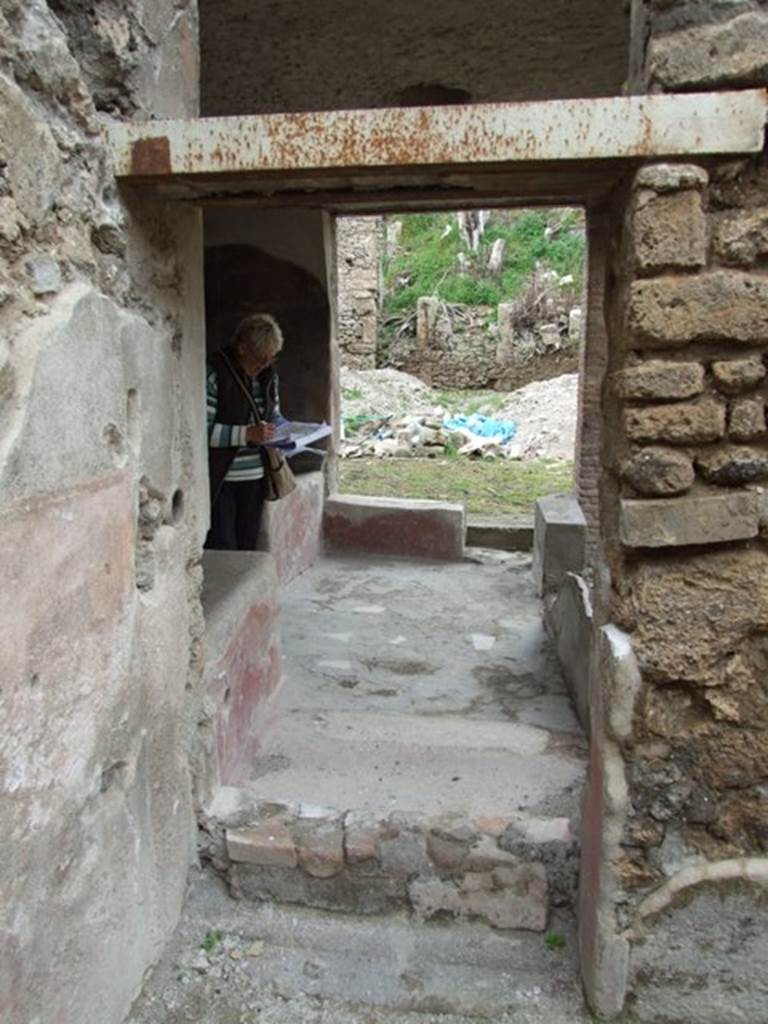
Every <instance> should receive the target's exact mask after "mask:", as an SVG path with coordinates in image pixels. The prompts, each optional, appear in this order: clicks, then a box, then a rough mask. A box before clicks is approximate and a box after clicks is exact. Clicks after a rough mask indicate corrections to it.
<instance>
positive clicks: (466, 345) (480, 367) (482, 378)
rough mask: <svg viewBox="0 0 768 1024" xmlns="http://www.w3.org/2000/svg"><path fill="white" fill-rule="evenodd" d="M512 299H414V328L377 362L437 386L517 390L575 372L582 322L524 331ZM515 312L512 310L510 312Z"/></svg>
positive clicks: (389, 346) (391, 342)
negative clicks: (478, 302) (570, 327)
mask: <svg viewBox="0 0 768 1024" xmlns="http://www.w3.org/2000/svg"><path fill="white" fill-rule="evenodd" d="M512 311H513V304H512V303H501V304H500V305H499V306H498V322H497V323H492V322H491V321H492V318H493V312H494V310H493V307H491V306H462V305H451V304H448V303H445V302H441V301H440V300H439V299H435V298H422V299H419V300H418V301H417V303H416V318H415V325H414V327H413V329H412V330H410V329H406V330H401V331H398V332H397V333H396V334H395V335H394V336H393V337H392V338H391V339H389V340H388V341H387V342H385V343H384V344H380V347H379V365H385V366H393V367H395V368H396V369H398V370H404V371H405V372H406V373H411V374H413V375H414V376H416V377H419V378H420V379H421V380H423V381H425V383H427V384H429V385H430V386H431V387H434V388H458V389H462V390H464V389H467V390H471V389H473V388H495V389H496V390H498V391H514V390H515V389H516V388H521V387H524V385H526V384H529V383H530V382H531V381H534V380H549V379H550V378H552V377H559V376H560V375H561V374H563V373H574V372H575V371H576V370H577V369H578V365H579V348H580V344H581V340H582V339H581V323H580V320H577V318H574V320H573V323H574V325H575V329H574V332H573V334H571V335H569V334H568V332H567V317H566V318H565V323H564V324H562V325H560V324H554V323H550V324H541V325H537V327H536V328H535V329H532V330H530V331H525V332H523V331H521V330H520V329H519V327H518V325H517V323H516V322H515V319H514V315H513V312H512ZM510 314H512V315H510Z"/></svg>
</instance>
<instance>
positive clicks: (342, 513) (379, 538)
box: [323, 495, 466, 561]
mask: <svg viewBox="0 0 768 1024" xmlns="http://www.w3.org/2000/svg"><path fill="white" fill-rule="evenodd" d="M465 530H466V527H465V522H464V509H463V507H462V506H461V505H449V504H443V503H440V502H436V501H435V502H432V501H417V500H413V501H400V500H396V499H388V498H368V497H358V496H357V495H344V496H339V495H336V496H335V497H333V498H330V499H328V501H326V504H325V516H324V521H323V538H324V542H325V546H326V548H327V549H328V550H330V551H356V552H363V553H365V552H370V553H371V554H382V555H400V556H405V557H412V558H431V559H435V560H438V561H459V560H461V559H462V558H463V557H464V537H465Z"/></svg>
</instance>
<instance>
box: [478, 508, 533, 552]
mask: <svg viewBox="0 0 768 1024" xmlns="http://www.w3.org/2000/svg"><path fill="white" fill-rule="evenodd" d="M466 545H467V547H468V548H487V549H491V550H497V551H532V550H533V519H532V518H531V519H528V520H525V519H511V518H505V517H503V516H481V515H476V514H473V515H468V516H467V534H466Z"/></svg>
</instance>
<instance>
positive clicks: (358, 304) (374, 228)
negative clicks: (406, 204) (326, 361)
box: [336, 217, 384, 370]
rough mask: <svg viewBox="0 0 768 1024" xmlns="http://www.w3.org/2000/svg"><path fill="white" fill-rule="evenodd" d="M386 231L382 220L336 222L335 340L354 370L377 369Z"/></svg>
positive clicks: (379, 218) (368, 218) (370, 218)
mask: <svg viewBox="0 0 768 1024" xmlns="http://www.w3.org/2000/svg"><path fill="white" fill-rule="evenodd" d="M383 231H384V228H383V222H382V219H381V217H338V218H337V219H336V280H337V282H338V289H339V291H338V295H337V297H336V301H337V314H336V315H337V322H336V339H337V342H338V345H339V353H340V357H341V364H342V366H349V367H351V368H352V369H353V370H374V369H375V368H376V342H377V339H378V332H379V304H380V300H381V284H380V280H381V249H382V244H381V243H382V242H383Z"/></svg>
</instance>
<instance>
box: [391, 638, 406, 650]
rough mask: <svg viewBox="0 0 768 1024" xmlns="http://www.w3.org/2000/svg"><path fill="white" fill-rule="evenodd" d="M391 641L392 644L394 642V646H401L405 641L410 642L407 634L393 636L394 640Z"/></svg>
mask: <svg viewBox="0 0 768 1024" xmlns="http://www.w3.org/2000/svg"><path fill="white" fill-rule="evenodd" d="M389 642H390V643H391V644H392V645H393V646H394V647H399V646H400V644H404V643H407V642H408V637H407V636H396V637H393V639H392V640H390V641H389Z"/></svg>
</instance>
